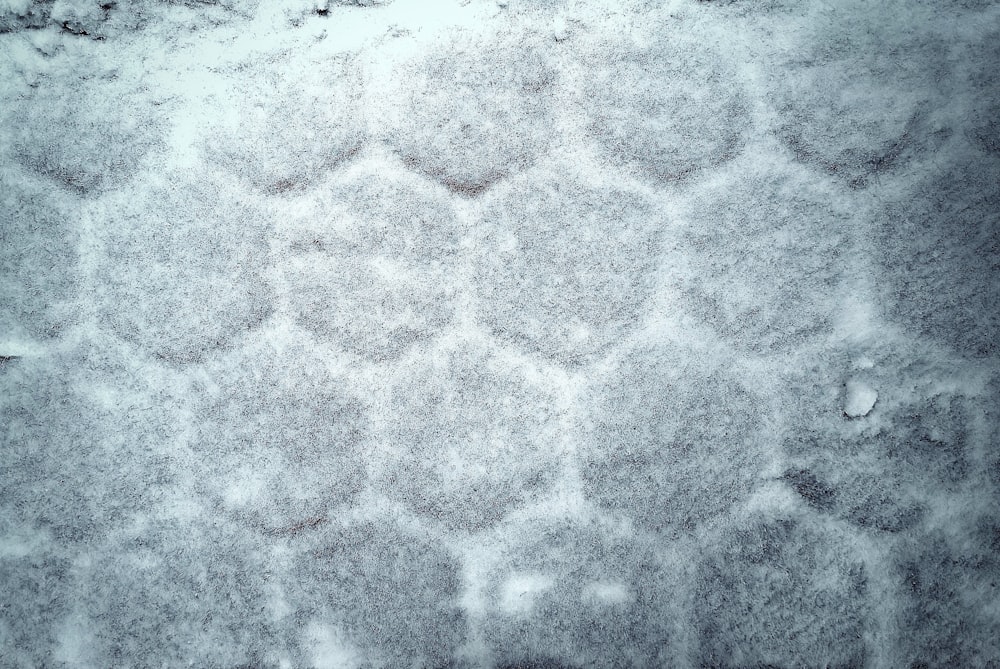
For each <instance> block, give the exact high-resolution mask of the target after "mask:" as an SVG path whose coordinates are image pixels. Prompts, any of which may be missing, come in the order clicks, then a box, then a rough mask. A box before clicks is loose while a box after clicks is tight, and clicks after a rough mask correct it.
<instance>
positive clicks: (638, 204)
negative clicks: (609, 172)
mask: <svg viewBox="0 0 1000 669" xmlns="http://www.w3.org/2000/svg"><path fill="white" fill-rule="evenodd" d="M486 209H487V214H486V220H485V221H484V225H483V228H482V231H483V235H482V240H481V242H480V245H479V254H478V257H477V266H476V277H475V280H476V288H477V292H478V295H479V297H480V299H481V302H482V310H483V314H482V316H483V320H484V321H485V323H486V324H487V325H488V326H489V327H490V329H491V330H492V331H493V332H494V333H495V334H496V335H497V336H498V337H500V338H501V339H504V340H506V341H510V342H513V343H515V344H517V345H518V346H521V347H524V348H526V349H528V350H529V351H532V352H538V353H540V354H542V355H543V356H545V357H548V358H551V359H553V360H555V361H557V362H559V363H562V364H565V365H569V366H576V365H581V364H585V363H587V362H589V361H591V360H593V359H594V358H595V357H596V356H598V355H600V354H601V353H603V352H605V351H606V350H607V349H608V347H609V346H611V345H613V344H615V343H617V342H619V341H620V340H621V339H622V338H623V337H624V336H625V335H626V334H627V333H628V332H629V331H630V330H631V329H634V328H635V327H636V326H637V325H638V320H639V318H640V314H641V310H642V307H643V304H644V301H645V299H646V298H647V296H648V295H649V294H650V292H651V290H652V283H653V276H652V274H653V272H654V271H655V269H656V257H657V252H658V247H659V244H658V242H659V235H658V230H657V228H658V227H659V225H662V224H663V223H662V222H661V220H660V219H659V217H658V216H657V213H656V212H655V210H653V208H652V207H651V206H650V204H649V203H648V202H647V201H646V200H645V199H644V198H643V197H642V196H640V195H639V194H637V193H633V192H630V191H627V190H624V189H621V188H617V187H614V186H605V187H597V188H595V187H591V186H589V185H587V184H586V183H584V182H581V181H577V180H573V179H550V180H541V179H536V178H533V177H532V176H525V177H523V178H519V179H516V180H514V181H513V182H512V183H511V184H510V185H509V187H507V188H506V189H498V190H497V192H496V194H495V195H494V194H491V196H490V198H489V200H488V201H487V203H486Z"/></svg>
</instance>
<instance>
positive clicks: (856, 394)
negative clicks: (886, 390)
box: [844, 379, 878, 418]
mask: <svg viewBox="0 0 1000 669" xmlns="http://www.w3.org/2000/svg"><path fill="white" fill-rule="evenodd" d="M876 400H878V391H876V390H875V389H874V388H872V387H871V386H869V385H868V384H867V383H865V382H864V381H856V380H853V379H852V380H850V381H848V382H847V398H846V399H845V400H844V413H845V414H846V415H847V416H849V417H850V418H861V417H862V416H867V415H868V412H869V411H871V410H872V407H874V406H875V401H876Z"/></svg>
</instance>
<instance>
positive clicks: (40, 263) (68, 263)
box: [0, 173, 80, 338]
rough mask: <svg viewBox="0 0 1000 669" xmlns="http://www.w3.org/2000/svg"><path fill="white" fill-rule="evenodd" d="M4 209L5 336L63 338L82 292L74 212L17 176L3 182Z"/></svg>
mask: <svg viewBox="0 0 1000 669" xmlns="http://www.w3.org/2000/svg"><path fill="white" fill-rule="evenodd" d="M0 206H2V207H3V211H4V219H5V220H4V223H3V225H0V331H3V332H5V333H14V332H18V331H21V332H27V333H29V334H30V335H32V336H35V337H39V338H50V337H54V336H58V335H59V334H60V333H61V332H62V331H63V330H64V329H65V327H66V326H67V325H70V324H72V323H73V321H74V320H76V319H75V315H74V313H73V309H72V307H71V303H72V302H73V300H74V299H75V298H76V297H77V291H78V290H79V287H80V271H79V267H78V258H77V246H78V244H79V230H78V227H77V226H75V225H73V216H72V214H71V209H70V207H69V206H68V203H65V202H58V201H52V200H51V199H50V198H49V197H48V190H47V189H46V188H44V187H42V186H40V185H39V184H37V183H33V182H32V181H31V180H29V179H25V178H23V177H19V176H18V175H16V174H13V173H7V174H4V175H2V176H0ZM40 268H42V269H43V271H39V269H40Z"/></svg>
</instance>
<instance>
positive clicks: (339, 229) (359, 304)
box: [283, 168, 461, 361]
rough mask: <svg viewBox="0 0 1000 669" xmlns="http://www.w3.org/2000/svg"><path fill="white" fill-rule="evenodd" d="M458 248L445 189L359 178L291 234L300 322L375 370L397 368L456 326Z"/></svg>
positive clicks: (400, 179) (334, 191) (368, 173)
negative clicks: (384, 365)
mask: <svg viewBox="0 0 1000 669" xmlns="http://www.w3.org/2000/svg"><path fill="white" fill-rule="evenodd" d="M460 241H461V229H460V227H459V223H458V220H457V218H456V215H455V211H454V209H453V207H452V205H451V203H450V202H449V201H448V199H447V198H446V197H444V196H443V195H442V193H440V192H439V191H438V190H437V189H435V188H432V187H428V185H427V184H426V183H424V182H422V181H421V180H420V179H417V178H414V177H413V175H407V174H398V173H393V172H391V171H390V172H388V174H386V173H384V172H381V171H376V170H375V169H365V168H362V169H360V170H357V171H354V172H351V173H350V174H349V175H348V176H347V177H346V178H342V179H338V180H337V181H336V182H334V183H333V184H332V186H331V187H330V188H329V189H328V190H324V191H323V192H322V194H321V195H320V196H319V197H318V199H317V200H316V202H315V204H314V207H313V209H311V210H310V212H309V216H307V217H306V218H305V219H304V220H302V221H301V224H299V225H296V226H293V227H292V228H291V229H290V231H289V247H290V250H291V251H292V256H291V259H290V262H289V263H288V264H287V266H286V267H285V268H284V270H283V271H284V276H285V280H286V281H287V283H288V285H289V289H290V290H289V293H288V294H289V298H290V302H291V304H290V306H291V308H292V311H293V314H294V316H295V318H296V321H297V322H298V323H299V324H300V325H301V326H302V327H304V328H305V329H306V330H308V331H309V332H311V333H312V334H313V335H314V336H315V337H316V338H317V339H319V340H321V341H326V340H333V341H336V342H337V343H339V344H340V345H341V346H343V347H344V348H346V349H347V350H349V351H351V352H353V353H355V354H357V355H360V356H363V357H366V358H368V359H370V360H375V361H383V360H392V359H395V358H398V357H399V356H400V355H402V354H403V353H405V352H406V351H407V350H408V349H409V348H411V347H413V346H414V345H416V344H419V343H422V342H427V341H428V340H429V339H431V338H433V337H434V336H435V335H436V334H437V333H438V332H440V330H441V329H442V328H443V327H444V326H445V325H447V323H448V322H449V320H450V319H451V317H452V315H453V313H454V307H453V296H454V293H455V289H456V287H455V285H454V283H453V281H454V279H453V276H454V266H455V254H456V252H457V250H458V245H459V243H460Z"/></svg>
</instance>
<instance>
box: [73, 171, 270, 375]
mask: <svg viewBox="0 0 1000 669" xmlns="http://www.w3.org/2000/svg"><path fill="white" fill-rule="evenodd" d="M156 181H157V182H158V183H156V185H155V186H153V189H152V193H151V194H150V196H149V199H148V200H146V201H144V202H141V203H140V202H135V201H133V200H130V199H129V198H127V197H125V196H120V197H118V196H116V197H112V198H107V199H105V200H103V201H102V202H100V203H99V204H98V205H96V206H95V207H94V208H93V209H92V210H91V212H90V215H91V217H92V219H93V221H94V226H95V228H96V231H97V235H98V238H99V240H100V244H101V252H102V253H101V257H100V259H99V260H98V263H97V268H96V272H95V274H96V277H95V278H96V279H97V281H98V282H99V285H100V286H101V290H100V292H99V293H98V295H97V296H96V298H97V304H98V308H99V310H100V313H101V315H102V319H103V321H104V322H106V323H107V324H108V326H109V327H110V329H111V330H112V331H113V332H114V333H115V334H116V335H117V336H119V337H122V338H123V339H125V340H127V341H129V342H131V343H133V344H134V345H136V346H138V347H140V348H142V349H143V350H144V351H146V352H147V353H148V354H150V355H152V356H154V357H156V358H159V359H162V360H165V361H169V362H172V363H189V362H194V361H198V360H201V359H203V358H204V357H205V356H206V355H207V354H208V353H209V352H210V351H214V350H218V349H225V348H227V347H229V346H231V345H232V343H233V341H234V340H235V338H236V337H237V336H238V335H239V334H241V333H243V332H246V331H248V330H251V329H253V328H254V327H256V326H257V325H259V324H260V323H261V321H263V320H264V319H265V318H266V317H267V316H268V315H269V314H270V312H271V309H272V307H271V300H272V297H271V292H270V287H269V285H268V282H267V275H266V273H267V271H268V265H269V263H270V260H269V258H268V255H267V254H268V248H267V241H266V239H267V237H266V234H267V232H268V228H269V222H268V221H267V219H266V218H264V217H263V215H262V214H261V212H260V211H258V210H255V209H254V208H253V207H251V206H247V205H246V204H245V203H244V202H242V201H241V200H240V199H239V198H232V199H225V198H223V199H220V198H218V197H217V193H216V191H215V190H213V189H210V188H209V187H208V186H207V184H202V183H193V182H191V181H190V180H186V179H184V178H183V176H182V175H180V174H178V173H171V174H168V175H167V176H166V177H165V178H163V179H162V180H156ZM181 313H183V314H185V318H187V319H190V320H189V322H188V324H187V325H186V326H185V327H183V328H179V327H177V324H176V322H175V321H174V318H175V315H176V314H181Z"/></svg>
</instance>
